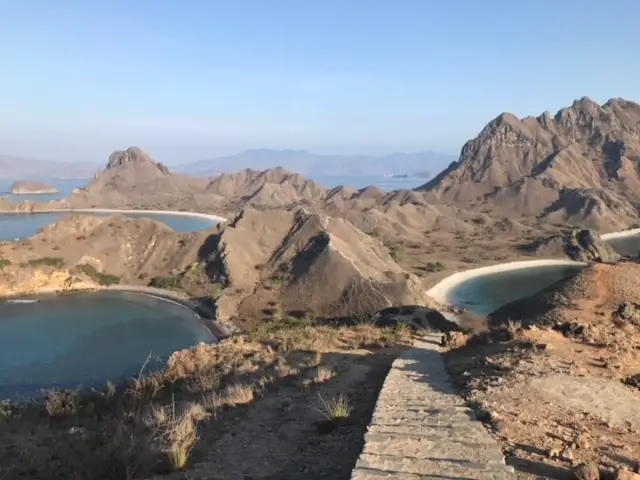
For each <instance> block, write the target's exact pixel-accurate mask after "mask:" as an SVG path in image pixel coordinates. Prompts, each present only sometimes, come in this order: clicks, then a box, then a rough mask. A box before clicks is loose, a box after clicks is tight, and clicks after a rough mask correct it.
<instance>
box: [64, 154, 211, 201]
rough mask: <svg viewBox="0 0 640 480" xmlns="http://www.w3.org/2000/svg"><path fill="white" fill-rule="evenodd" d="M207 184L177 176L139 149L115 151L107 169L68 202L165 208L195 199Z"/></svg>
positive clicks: (202, 180)
mask: <svg viewBox="0 0 640 480" xmlns="http://www.w3.org/2000/svg"><path fill="white" fill-rule="evenodd" d="M206 185H207V181H206V180H204V179H197V178H191V177H187V176H184V175H180V174H174V173H171V172H170V171H169V169H168V168H167V167H166V166H164V165H163V164H161V163H157V162H155V161H154V160H153V159H152V158H151V157H150V156H149V155H147V154H146V153H145V152H144V151H142V150H141V149H140V148H138V147H130V148H128V149H127V150H124V151H115V152H113V153H112V154H111V155H110V156H109V161H108V163H107V165H106V167H105V169H104V170H103V171H102V172H100V173H98V174H97V175H96V176H95V177H94V179H93V181H92V182H91V183H89V185H87V186H86V187H84V188H82V189H79V190H77V191H75V192H74V193H73V194H72V195H71V197H70V198H69V200H68V202H67V203H68V204H69V205H70V206H72V207H79V208H81V207H92V206H98V207H112V208H117V207H125V206H138V207H155V206H158V207H162V206H164V208H169V207H171V206H175V205H178V204H180V203H181V202H185V201H190V200H193V198H194V197H195V196H196V195H197V194H198V193H199V192H202V191H203V190H204V189H205V187H206Z"/></svg>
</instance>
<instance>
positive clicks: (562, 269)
mask: <svg viewBox="0 0 640 480" xmlns="http://www.w3.org/2000/svg"><path fill="white" fill-rule="evenodd" d="M582 268H584V267H583V266H581V265H575V266H574V265H544V266H538V267H535V266H534V267H531V266H529V267H524V268H521V269H518V270H511V271H506V272H495V273H487V274H486V275H482V276H478V277H475V278H470V279H469V280H467V281H464V282H462V283H460V284H459V285H458V286H456V287H455V288H454V289H453V290H452V291H451V292H450V293H449V301H450V303H452V304H453V305H456V306H458V307H463V308H466V309H467V310H469V311H470V312H471V313H475V314H477V315H488V314H490V313H491V312H494V311H495V310H497V309H498V308H500V307H502V306H504V305H506V304H508V303H511V302H513V301H515V300H520V299H522V298H526V297H529V296H531V295H534V294H536V293H538V292H540V291H542V290H544V289H545V288H546V287H548V286H550V285H553V284H554V283H556V282H558V281H560V280H563V279H565V278H569V277H572V276H574V275H576V274H577V273H578V272H580V270H582Z"/></svg>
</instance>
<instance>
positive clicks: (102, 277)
mask: <svg viewBox="0 0 640 480" xmlns="http://www.w3.org/2000/svg"><path fill="white" fill-rule="evenodd" d="M78 270H80V271H81V272H84V273H85V274H86V275H87V276H88V277H89V278H91V279H93V280H95V281H96V282H98V283H99V284H100V285H104V286H109V285H115V284H118V283H120V277H118V276H116V275H109V274H107V273H102V272H99V271H97V270H96V269H95V268H94V267H93V265H89V264H88V263H83V264H82V265H78Z"/></svg>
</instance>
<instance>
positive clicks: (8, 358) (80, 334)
mask: <svg viewBox="0 0 640 480" xmlns="http://www.w3.org/2000/svg"><path fill="white" fill-rule="evenodd" d="M24 298H33V299H37V298H40V299H39V300H38V301H37V302H34V303H8V302H7V301H0V398H11V397H16V396H30V395H35V394H37V393H38V392H39V391H40V390H41V389H43V388H48V387H52V386H59V387H65V388H75V387H77V386H80V385H82V386H95V385H104V383H105V382H106V381H107V380H119V379H122V378H123V377H130V376H133V375H136V374H137V373H138V372H139V371H140V368H141V367H142V366H143V365H144V364H145V360H146V359H147V358H148V357H149V355H151V356H152V357H154V360H153V361H152V362H151V363H150V364H149V368H158V367H159V366H161V365H164V362H166V360H167V359H168V357H169V356H170V355H171V354H172V353H173V352H175V351H176V350H181V349H184V348H188V347H190V346H193V345H195V344H198V343H200V342H212V341H215V338H214V337H213V335H211V333H210V332H209V330H207V328H206V327H205V326H204V325H203V323H202V321H201V320H200V319H199V318H198V317H197V316H196V315H194V314H193V313H192V312H191V311H190V310H188V309H186V308H184V307H183V306H180V305H177V304H174V303H171V302H167V301H164V300H161V299H158V298H155V297H150V296H147V295H141V294H134V293H125V292H98V293H82V294H74V295H66V296H58V297H24Z"/></svg>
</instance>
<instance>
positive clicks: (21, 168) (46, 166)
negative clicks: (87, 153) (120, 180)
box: [0, 155, 102, 180]
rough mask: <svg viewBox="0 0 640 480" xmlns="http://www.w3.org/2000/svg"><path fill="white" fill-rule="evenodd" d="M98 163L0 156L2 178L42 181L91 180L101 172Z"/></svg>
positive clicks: (0, 175)
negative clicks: (95, 174)
mask: <svg viewBox="0 0 640 480" xmlns="http://www.w3.org/2000/svg"><path fill="white" fill-rule="evenodd" d="M101 169H102V166H101V165H100V164H98V163H88V162H58V161H47V160H37V159H35V158H24V157H16V156H12V155H0V178H11V179H20V180H24V179H36V178H38V179H42V178H91V177H92V176H93V174H94V173H96V172H98V171H100V170H101Z"/></svg>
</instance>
